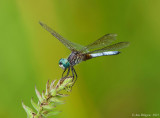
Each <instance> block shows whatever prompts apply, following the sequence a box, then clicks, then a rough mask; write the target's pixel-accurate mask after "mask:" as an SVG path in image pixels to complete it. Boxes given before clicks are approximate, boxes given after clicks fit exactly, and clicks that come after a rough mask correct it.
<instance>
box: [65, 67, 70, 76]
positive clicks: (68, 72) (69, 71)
mask: <svg viewBox="0 0 160 118" xmlns="http://www.w3.org/2000/svg"><path fill="white" fill-rule="evenodd" d="M69 72H70V67H69V68H68V72H67V75H66V76H65V77H68V75H69Z"/></svg>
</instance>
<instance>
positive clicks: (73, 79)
mask: <svg viewBox="0 0 160 118" xmlns="http://www.w3.org/2000/svg"><path fill="white" fill-rule="evenodd" d="M71 71H72V75H73V80H74V70H73V67H71Z"/></svg>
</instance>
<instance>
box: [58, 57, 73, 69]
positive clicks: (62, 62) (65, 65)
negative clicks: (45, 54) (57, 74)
mask: <svg viewBox="0 0 160 118" xmlns="http://www.w3.org/2000/svg"><path fill="white" fill-rule="evenodd" d="M59 66H60V67H61V68H62V69H63V70H64V69H66V68H68V67H70V63H69V61H68V60H67V59H64V58H61V59H60V60H59Z"/></svg>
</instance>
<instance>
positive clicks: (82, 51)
mask: <svg viewBox="0 0 160 118" xmlns="http://www.w3.org/2000/svg"><path fill="white" fill-rule="evenodd" d="M39 23H40V25H41V26H42V27H43V28H44V29H46V30H47V31H48V32H50V33H51V34H52V35H53V36H54V37H55V38H57V39H58V40H59V41H60V42H61V43H63V44H64V45H65V46H66V47H67V48H68V49H69V50H70V51H71V54H70V55H69V56H68V58H67V59H65V58H61V59H60V60H59V66H60V67H61V68H62V69H63V70H64V71H63V73H62V77H63V75H64V73H65V72H66V70H68V71H67V74H66V76H65V77H67V76H68V75H69V73H70V70H71V71H72V75H73V78H74V77H75V76H76V78H75V80H74V82H75V81H76V80H77V73H76V71H75V69H74V66H75V65H76V64H79V63H80V62H82V61H86V60H89V59H92V58H95V57H100V56H108V55H117V54H119V53H120V52H119V51H114V50H118V49H122V48H125V47H127V46H128V45H129V42H119V43H116V44H112V45H111V43H112V42H113V41H115V40H116V36H117V35H116V34H106V35H104V36H102V37H101V38H99V39H98V40H96V41H95V42H93V43H91V44H89V45H87V46H81V45H79V44H76V43H73V42H71V41H69V40H67V39H65V38H63V37H62V36H61V35H60V34H58V33H57V32H55V31H54V30H53V29H51V28H50V27H49V26H47V25H46V24H44V23H42V22H39Z"/></svg>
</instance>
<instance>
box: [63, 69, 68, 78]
mask: <svg viewBox="0 0 160 118" xmlns="http://www.w3.org/2000/svg"><path fill="white" fill-rule="evenodd" d="M66 70H67V69H65V70H64V71H63V73H62V78H63V75H64V73H65V72H66Z"/></svg>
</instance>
